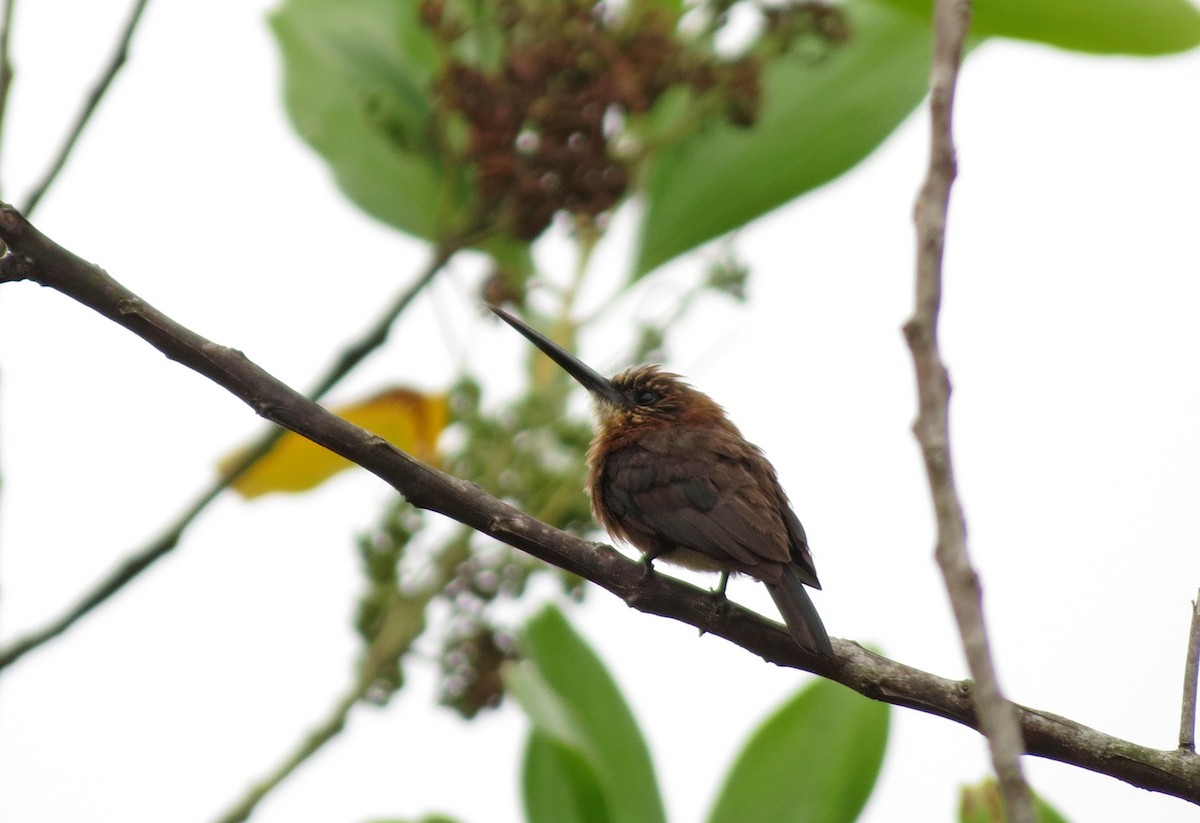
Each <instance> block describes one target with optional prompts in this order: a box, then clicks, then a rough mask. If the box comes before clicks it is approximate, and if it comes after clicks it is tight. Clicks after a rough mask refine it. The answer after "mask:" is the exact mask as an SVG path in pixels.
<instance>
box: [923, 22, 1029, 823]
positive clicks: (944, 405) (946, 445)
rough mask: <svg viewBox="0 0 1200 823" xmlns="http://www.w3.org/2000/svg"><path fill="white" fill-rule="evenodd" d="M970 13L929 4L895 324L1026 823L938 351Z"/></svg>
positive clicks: (985, 715)
mask: <svg viewBox="0 0 1200 823" xmlns="http://www.w3.org/2000/svg"><path fill="white" fill-rule="evenodd" d="M970 17H971V3H970V0H937V2H936V3H935V4H934V35H933V61H932V68H931V70H930V80H929V85H930V93H929V95H930V96H929V111H930V120H931V134H930V146H929V168H928V171H927V173H926V177H925V182H924V184H923V185H922V187H921V192H920V194H919V195H918V196H917V203H916V209H915V221H916V227H917V279H916V308H915V311H914V313H913V317H912V319H911V320H909V321H908V323H906V324H905V326H904V334H905V337H906V338H907V340H908V346H909V348H910V349H911V351H912V358H913V365H914V367H915V369H916V375H917V395H918V400H919V404H920V410H919V413H918V415H917V420H916V423H915V424H914V425H913V431H914V433H915V434H916V437H917V440H918V442H919V443H920V444H921V453H922V455H923V456H924V458H925V473H926V475H927V476H928V478H929V488H930V493H931V494H932V496H933V507H934V511H935V514H936V517H937V551H936V555H937V562H938V566H939V567H940V568H941V571H942V577H943V579H944V581H945V584H946V591H947V592H948V594H949V595H950V605H951V608H952V609H953V611H954V618H955V621H956V622H957V623H958V630H959V634H960V636H961V638H962V644H963V651H964V652H965V654H966V658H967V666H968V668H969V670H970V672H971V676H972V678H973V679H974V681H975V684H976V690H975V695H974V697H975V705H976V710H977V712H978V717H979V727H980V730H981V731H982V732H983V733H984V736H985V737H986V738H987V741H988V747H989V749H990V751H991V756H992V768H993V769H995V772H996V777H997V779H998V782H999V785H1000V793H1001V796H1002V797H1003V799H1004V809H1005V813H1006V815H1007V819H1008V820H1009V821H1010V822H1011V823H1034V820H1035V815H1034V810H1033V797H1032V795H1031V793H1030V791H1029V786H1028V784H1027V783H1026V782H1025V776H1024V774H1023V772H1022V769H1021V755H1022V754H1024V753H1025V743H1024V741H1023V740H1022V738H1021V724H1020V721H1019V718H1018V714H1017V710H1016V708H1015V707H1014V706H1013V704H1012V703H1010V702H1009V700H1008V698H1006V697H1005V696H1004V693H1003V692H1002V691H1001V689H1000V682H999V677H998V675H997V672H996V666H995V663H994V662H993V660H992V654H991V649H990V643H989V641H988V632H987V624H986V623H985V622H984V617H983V592H982V587H981V585H980V582H979V576H978V575H977V574H976V572H975V569H974V568H973V567H972V565H971V558H970V555H969V554H968V552H967V524H966V519H965V517H964V515H963V510H962V503H961V501H960V500H959V496H958V489H957V487H956V485H955V480H954V465H953V462H952V459H951V453H950V423H949V413H950V378H949V375H948V373H947V370H946V366H945V364H944V363H943V362H942V358H941V353H940V351H939V349H938V314H939V312H940V310H941V301H942V254H943V251H944V249H945V243H946V215H947V212H948V210H949V205H950V187H951V184H952V183H953V181H954V177H955V174H956V160H955V152H954V137H953V129H952V125H953V112H954V92H955V87H956V85H957V80H958V69H959V65H960V64H961V62H962V55H963V44H964V42H965V40H966V35H967V28H968V26H969V24H970Z"/></svg>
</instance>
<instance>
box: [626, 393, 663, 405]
mask: <svg viewBox="0 0 1200 823" xmlns="http://www.w3.org/2000/svg"><path fill="white" fill-rule="evenodd" d="M661 399H662V394H661V393H659V392H657V391H655V390H654V389H638V390H637V391H636V392H634V394H633V402H635V403H637V404H638V405H639V406H653V405H654V404H655V403H657V402H658V401H659V400H661Z"/></svg>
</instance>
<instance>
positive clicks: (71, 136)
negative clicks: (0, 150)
mask: <svg viewBox="0 0 1200 823" xmlns="http://www.w3.org/2000/svg"><path fill="white" fill-rule="evenodd" d="M147 2H148V0H134V4H133V11H132V12H130V15H129V19H128V20H127V21H126V23H125V28H124V29H123V30H122V31H121V34H120V36H119V37H118V38H117V47H116V50H115V51H113V54H112V57H110V58H109V61H108V64H107V65H106V66H105V67H104V71H103V73H102V74H101V75H100V77H99V79H98V80H97V81H96V84H95V85H94V86H92V90H91V91H90V92H88V96H87V97H86V98H84V101H83V108H81V109H80V110H79V114H78V115H76V117H75V123H74V124H73V125H72V126H71V129H70V131H68V132H67V137H66V140H64V141H63V144H62V147H61V148H59V150H58V154H57V155H56V156H55V158H54V160H53V161H52V162H51V163H50V167H49V168H48V169H47V170H46V173H45V174H44V175H43V176H42V180H41V182H40V183H38V184H37V185H35V186H34V187H33V191H32V192H31V193H30V194H29V197H27V198H26V200H25V206H24V208H23V209H22V211H23V212H24V213H25V214H27V215H28V214H33V210H34V209H36V208H37V205H38V203H40V202H41V200H42V198H43V197H44V196H45V195H46V191H47V189H49V188H50V186H51V185H52V184H53V183H54V181H55V179H57V178H58V174H59V172H61V171H62V169H63V166H65V165H66V164H67V158H68V157H70V156H71V151H72V150H73V149H74V148H75V144H76V143H77V142H78V141H79V137H80V135H82V134H83V130H84V129H85V128H86V127H87V124H88V122H89V121H90V120H91V119H92V115H93V114H94V113H95V111H96V108H97V107H98V106H99V105H100V101H101V100H102V99H104V95H105V93H106V92H107V91H108V89H109V86H111V85H112V82H113V80H114V79H115V78H116V76H117V72H119V71H120V70H121V67H122V66H124V65H125V61H126V60H128V59H129V44H130V43H131V42H132V41H133V34H134V32H135V31H137V27H138V22H139V21H140V20H141V18H142V12H143V11H145V10H146V3H147Z"/></svg>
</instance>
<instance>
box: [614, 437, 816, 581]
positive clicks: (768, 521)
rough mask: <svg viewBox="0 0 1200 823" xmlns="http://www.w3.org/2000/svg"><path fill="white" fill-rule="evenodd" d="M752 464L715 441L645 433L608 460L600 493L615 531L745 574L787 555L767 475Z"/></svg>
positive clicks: (771, 480)
mask: <svg viewBox="0 0 1200 823" xmlns="http://www.w3.org/2000/svg"><path fill="white" fill-rule="evenodd" d="M752 457H757V459H758V460H762V458H761V456H759V455H758V454H757V452H754V453H753V454H752V455H747V454H746V453H745V449H744V448H743V449H742V452H741V453H730V450H729V449H727V448H725V447H724V444H723V443H721V442H720V433H711V432H708V431H706V430H686V429H685V430H681V429H677V428H675V429H668V430H663V431H660V432H650V433H647V435H646V436H644V437H641V438H639V439H638V441H636V442H635V443H634V444H632V445H629V446H626V447H624V448H621V449H619V450H617V451H614V452H611V453H609V455H608V456H607V458H606V460H605V471H604V474H605V478H604V483H603V489H602V493H603V494H604V499H605V503H606V504H607V505H608V506H609V508H610V509H611V510H612V512H613V514H615V515H616V516H617V517H618V518H619V519H620V520H621V521H623V523H625V524H631V523H636V524H638V526H639V527H641V528H640V529H638V530H639V531H645V532H649V533H651V534H653V536H654V537H655V538H656V539H657V540H658V541H659V542H660V543H662V544H666V545H671V546H678V547H683V548H689V549H692V550H694V551H698V552H700V553H702V554H705V555H708V556H709V557H712V558H713V559H714V560H717V561H719V562H721V563H725V564H728V565H730V566H731V567H733V568H734V569H737V570H743V571H750V572H751V573H753V572H752V570H753V569H754V568H755V567H759V566H762V565H764V564H775V563H790V562H791V561H792V560H793V555H792V549H791V540H790V537H791V536H790V534H789V530H788V526H787V523H786V522H785V520H784V518H783V517H781V513H780V511H779V508H778V507H779V503H778V502H777V501H776V500H775V499H773V497H774V495H775V489H774V487H773V485H772V484H774V483H775V481H774V476H773V473H772V472H771V470H770V467H769V466H767V467H766V473H765V475H764V474H763V473H762V472H756V470H757V469H759V468H760V467H759V466H758V465H757V464H756V461H755V460H754V459H750V458H752ZM764 462H765V461H764ZM779 497H780V499H782V493H779ZM783 505H784V506H785V508H786V503H784V504H783ZM793 517H794V515H793Z"/></svg>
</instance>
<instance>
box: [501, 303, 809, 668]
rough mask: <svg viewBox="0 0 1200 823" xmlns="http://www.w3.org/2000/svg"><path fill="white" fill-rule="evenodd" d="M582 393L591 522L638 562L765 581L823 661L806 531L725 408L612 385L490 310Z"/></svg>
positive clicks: (618, 380) (693, 394)
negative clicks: (588, 435) (588, 411)
mask: <svg viewBox="0 0 1200 823" xmlns="http://www.w3.org/2000/svg"><path fill="white" fill-rule="evenodd" d="M489 308H491V310H492V311H493V312H495V313H496V314H497V315H498V316H499V317H500V318H501V319H502V320H504V321H505V322H506V323H508V324H509V325H510V326H512V327H513V328H515V329H516V330H517V331H519V332H521V334H523V335H525V337H527V338H529V340H530V341H532V342H533V344H534V345H536V346H537V347H538V348H539V349H541V350H542V351H543V352H545V353H546V355H548V356H549V357H550V358H551V359H552V360H554V362H556V363H557V364H558V365H559V366H561V367H562V368H563V369H565V370H566V372H567V373H568V374H570V375H571V376H572V377H574V378H575V379H576V380H577V381H579V383H580V384H582V385H583V387H584V388H586V389H587V390H588V391H589V392H590V393H591V395H592V399H593V401H594V405H595V411H596V418H597V423H598V428H597V431H596V435H595V437H594V438H593V439H592V443H591V447H590V448H589V449H588V467H589V469H588V481H587V487H588V492H589V493H590V495H591V498H592V511H593V512H594V513H595V515H596V519H597V520H598V521H599V522H600V525H602V526H603V527H604V528H605V529H606V530H607V531H608V532H609V533H610V534H611V535H613V536H614V537H616V538H619V539H621V540H625V541H626V542H628V543H631V544H632V545H633V546H635V547H636V548H637V549H638V550H640V551H641V552H642V553H643V554H644V555H645V556H646V560H647V562H648V563H652V562H653V561H654V560H656V559H659V558H661V559H663V560H665V561H667V562H671V563H677V564H679V565H681V566H686V567H688V568H691V569H699V570H702V571H719V572H721V573H722V577H721V583H720V586H719V588H718V591H719V592H720V593H721V594H724V592H725V585H726V582H727V581H728V577H729V573H730V572H741V573H744V574H748V575H750V576H751V577H754V578H757V579H758V580H761V581H762V582H763V583H765V584H766V586H767V590H768V591H769V592H770V593H771V597H772V599H773V600H774V601H775V605H776V606H778V607H779V611H780V612H781V613H782V614H783V619H784V622H785V623H787V627H788V630H789V631H790V632H791V635H792V637H793V638H795V640H796V642H797V643H798V644H799V645H800V646H801V647H802V648H804V649H807V650H808V651H810V652H815V653H816V654H820V655H824V656H827V657H833V646H832V645H831V644H830V642H829V636H828V635H827V634H826V633H825V627H824V625H823V624H822V623H821V618H820V616H819V615H818V614H817V610H816V608H815V607H814V606H813V603H812V600H810V599H809V596H808V593H807V592H806V591H805V590H804V587H805V586H812V587H813V588H814V589H819V588H821V584H820V583H819V582H818V581H817V570H816V568H815V567H814V566H813V560H812V554H811V553H810V552H809V550H808V539H807V538H806V537H805V535H804V527H803V526H801V525H800V520H799V519H798V518H797V517H796V514H795V512H793V511H792V508H791V506H790V505H789V503H788V499H787V495H785V494H784V492H783V489H782V487H780V485H779V480H778V479H777V478H776V476H775V469H774V467H772V466H771V464H770V463H769V462H767V459H766V458H765V457H764V456H763V453H762V452H761V451H760V450H759V449H758V447H757V446H754V445H752V444H750V443H748V442H746V440H745V438H743V437H742V434H741V432H740V431H738V429H737V427H736V426H734V425H733V423H731V422H730V421H729V418H727V417H726V416H725V411H724V409H722V408H721V407H720V406H718V405H717V404H716V403H715V402H714V401H713V400H712V399H711V398H710V397H709V396H708V395H706V394H704V393H703V392H700V391H697V390H696V389H694V388H692V387H691V386H689V385H688V384H687V383H685V382H683V380H682V379H681V378H680V377H679V375H676V374H671V373H670V372H665V371H662V370H661V369H660V368H659V367H658V366H638V367H635V368H630V369H626V370H625V371H623V372H621V373H620V374H618V375H616V376H615V377H613V378H612V379H611V380H610V379H607V378H605V377H602V376H601V375H600V374H598V373H597V372H595V371H593V370H592V369H591V368H589V367H588V366H587V365H585V364H584V363H582V362H581V361H580V360H578V359H577V358H576V357H574V356H573V355H572V354H571V353H570V352H568V351H566V350H565V349H563V348H562V347H560V346H558V345H557V344H556V343H554V342H553V341H552V340H550V339H549V338H547V337H545V336H544V335H542V334H540V333H539V332H537V331H535V330H534V329H532V328H530V327H529V326H527V325H526V324H525V323H523V322H521V321H520V320H518V319H517V318H516V317H514V316H512V315H511V314H509V313H508V312H506V311H504V310H503V309H499V308H496V307H494V306H489Z"/></svg>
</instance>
